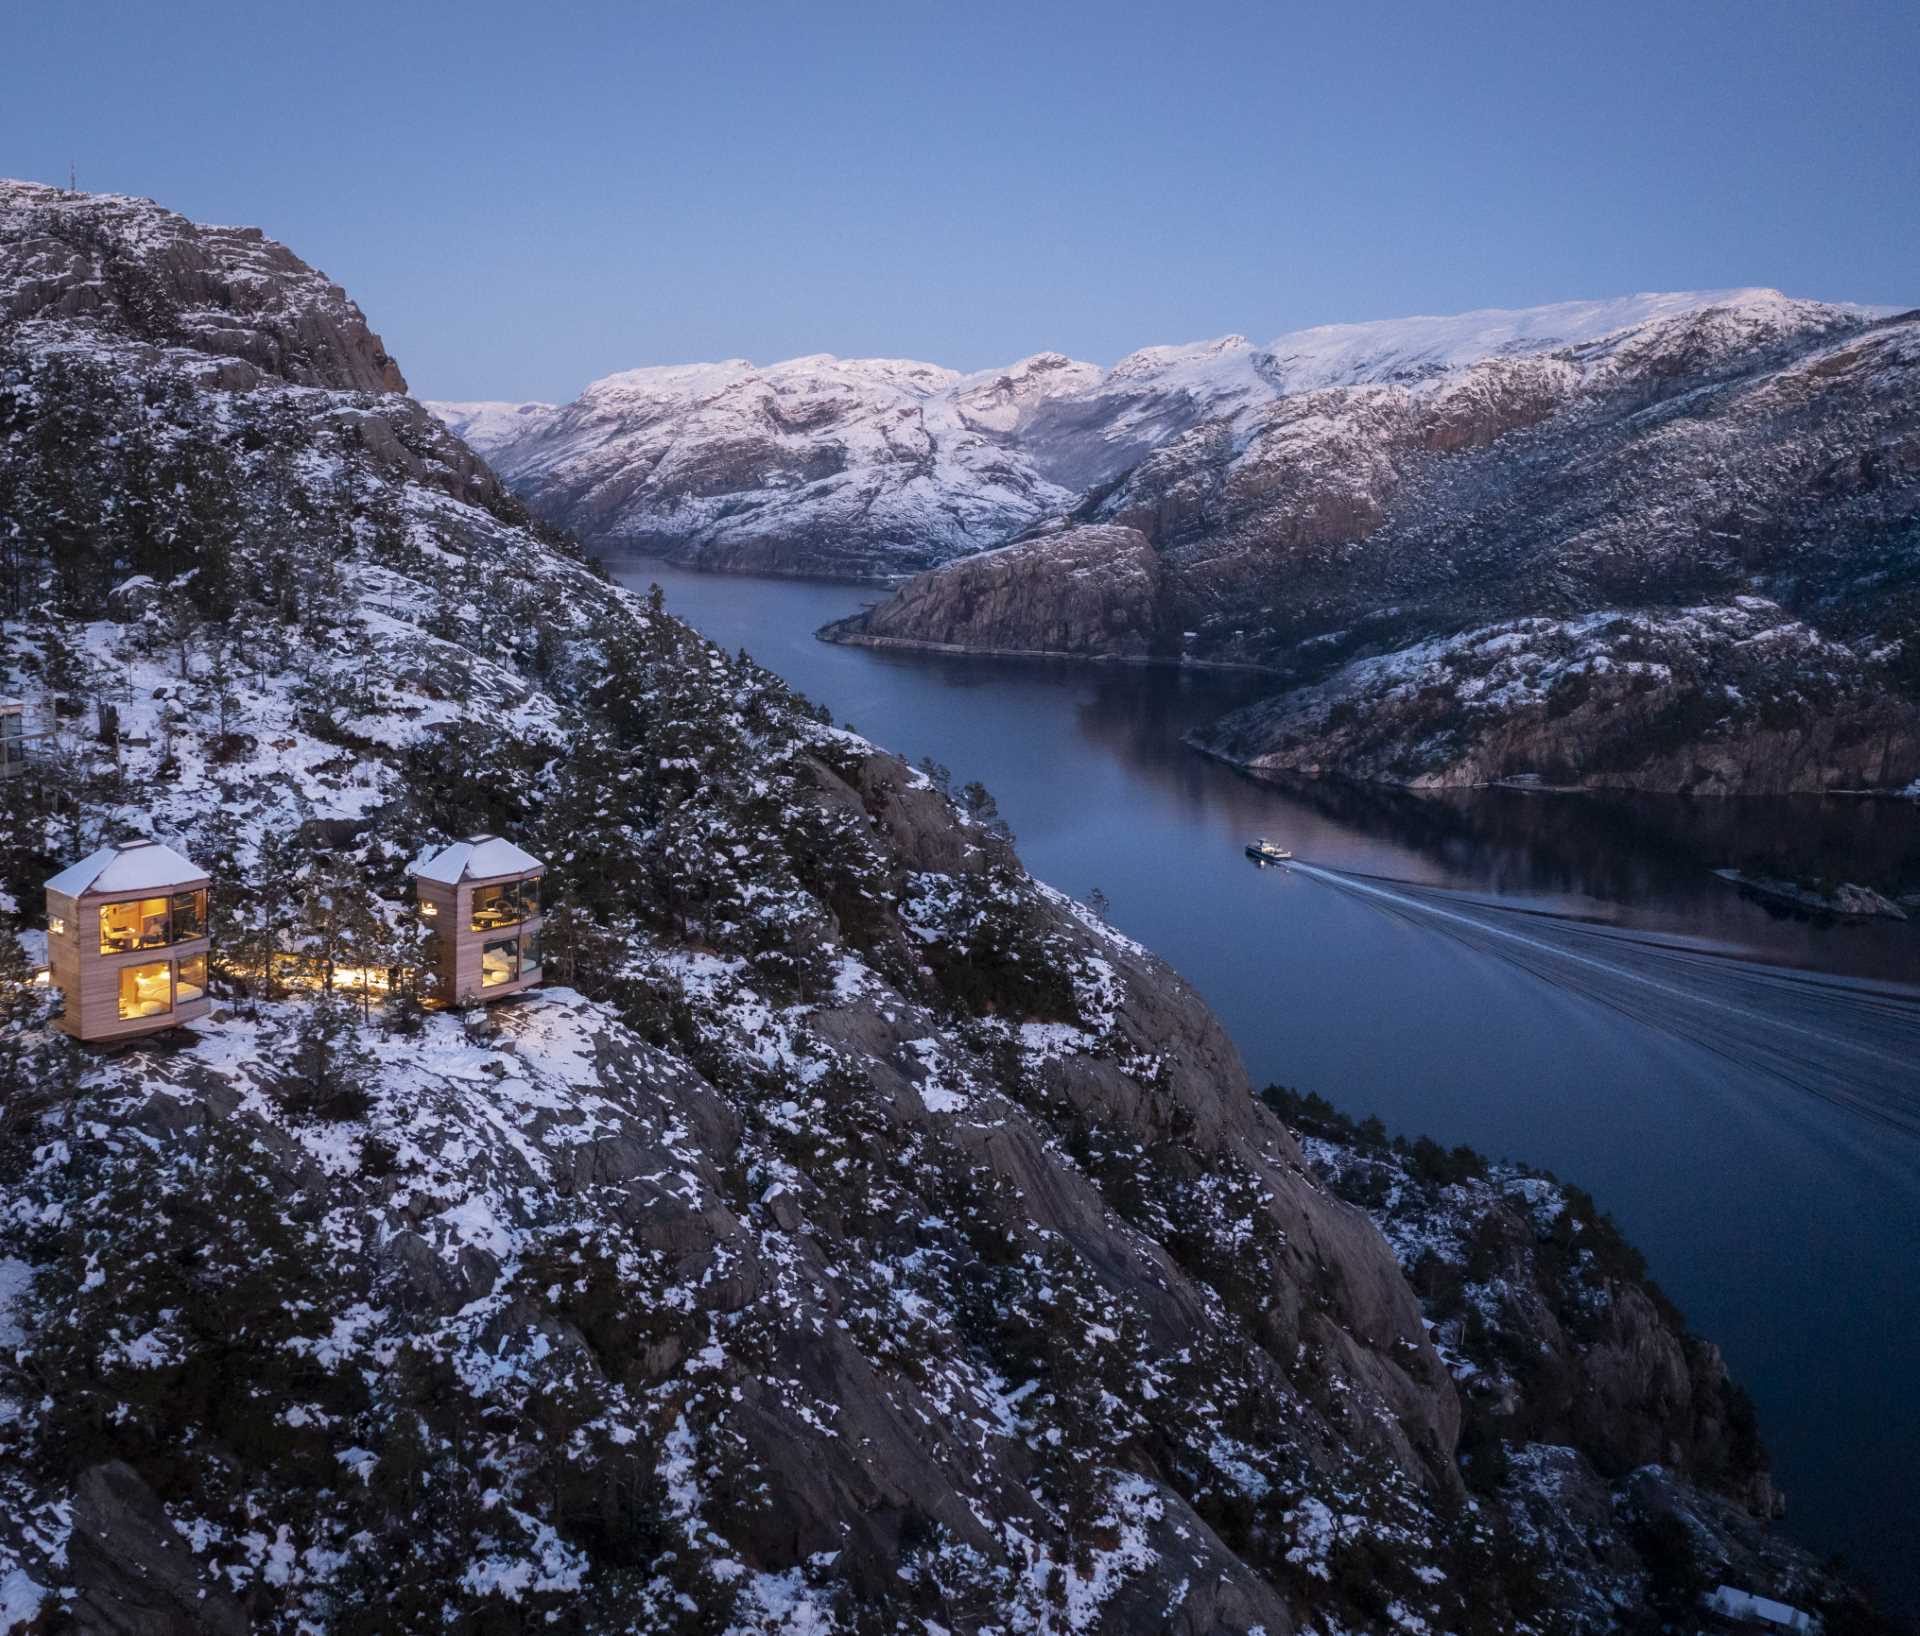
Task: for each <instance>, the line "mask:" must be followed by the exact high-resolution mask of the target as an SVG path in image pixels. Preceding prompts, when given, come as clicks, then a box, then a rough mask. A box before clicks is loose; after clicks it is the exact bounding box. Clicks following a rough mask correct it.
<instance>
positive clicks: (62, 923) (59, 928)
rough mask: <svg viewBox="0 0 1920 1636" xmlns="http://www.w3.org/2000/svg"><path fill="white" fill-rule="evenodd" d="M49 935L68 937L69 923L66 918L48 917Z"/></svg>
mask: <svg viewBox="0 0 1920 1636" xmlns="http://www.w3.org/2000/svg"><path fill="white" fill-rule="evenodd" d="M47 935H48V936H49V937H65V936H66V935H67V922H66V919H65V917H64V916H62V915H48V916H47Z"/></svg>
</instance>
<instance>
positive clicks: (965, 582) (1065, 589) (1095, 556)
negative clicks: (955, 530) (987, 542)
mask: <svg viewBox="0 0 1920 1636" xmlns="http://www.w3.org/2000/svg"><path fill="white" fill-rule="evenodd" d="M1159 617H1160V559H1159V557H1158V556H1157V555H1156V554H1155V552H1154V550H1153V547H1152V546H1151V545H1149V544H1148V543H1147V537H1146V536H1145V535H1144V534H1142V533H1141V532H1140V531H1139V530H1138V529H1134V528H1117V527H1112V526H1105V527H1092V528H1071V529H1062V530H1060V531H1058V532H1055V533H1049V534H1043V535H1041V536H1040V537H1038V538H1036V539H1032V540H1027V541H1025V542H1023V543H1021V544H1019V545H1010V546H1004V547H1002V548H1001V549H1000V550H998V551H988V552H984V553H982V554H981V555H979V556H975V557H967V558H965V559H963V560H962V561H961V562H960V563H958V564H956V565H955V567H954V568H952V569H950V570H948V571H946V572H944V573H943V572H930V573H925V574H920V575H917V576H916V577H915V578H913V579H911V580H909V581H908V582H907V583H906V584H905V585H903V586H902V587H901V588H900V589H899V590H898V591H897V592H895V593H894V595H893V596H892V597H891V598H889V599H888V600H887V601H886V602H884V603H882V604H881V605H880V606H878V607H876V608H874V609H872V610H871V611H870V612H868V613H865V614H861V615H858V616H856V617H855V618H853V619H850V620H848V621H846V622H845V623H844V624H843V625H840V626H833V627H829V629H828V632H827V633H826V634H828V635H830V636H832V637H834V638H835V639H837V640H843V641H849V642H862V643H867V644H869V645H872V646H882V647H884V646H892V645H896V644H897V645H900V646H905V647H946V648H954V649H961V650H965V651H968V652H974V653H1007V654H1032V653H1045V654H1070V655H1074V656H1076V657H1082V658H1087V657H1092V658H1118V659H1136V658H1145V657H1147V656H1148V655H1149V654H1152V653H1154V652H1155V651H1156V650H1157V649H1159V648H1160V647H1161V646H1162V645H1163V644H1162V642H1161V639H1160V633H1159V631H1158V628H1157V627H1158V621H1159ZM929 631H933V632H938V633H939V634H938V635H937V636H933V637H930V636H928V635H927V634H926V633H927V632H929Z"/></svg>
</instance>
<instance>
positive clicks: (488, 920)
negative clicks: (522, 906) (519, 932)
mask: <svg viewBox="0 0 1920 1636" xmlns="http://www.w3.org/2000/svg"><path fill="white" fill-rule="evenodd" d="M519 919H520V911H519V908H518V907H517V906H516V904H515V902H514V897H513V891H512V885H511V883H508V884H507V885H504V886H476V887H475V888H474V889H473V930H474V931H476V932H491V931H497V930H498V929H499V928H500V927H502V926H512V925H516V924H517V923H518V922H519Z"/></svg>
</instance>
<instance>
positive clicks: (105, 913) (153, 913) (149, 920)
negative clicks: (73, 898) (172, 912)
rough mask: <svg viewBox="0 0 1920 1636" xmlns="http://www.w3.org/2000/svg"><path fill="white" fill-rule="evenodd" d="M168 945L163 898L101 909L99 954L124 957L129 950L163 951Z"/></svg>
mask: <svg viewBox="0 0 1920 1636" xmlns="http://www.w3.org/2000/svg"><path fill="white" fill-rule="evenodd" d="M169 941H170V940H169V938H168V937H167V900H166V899H165V898H139V899H136V900H135V901H134V902H132V903H106V904H102V905H101V907H100V952H101V953H102V954H124V953H126V952H127V950H129V949H159V948H165V947H166V945H167V943H168V942H169Z"/></svg>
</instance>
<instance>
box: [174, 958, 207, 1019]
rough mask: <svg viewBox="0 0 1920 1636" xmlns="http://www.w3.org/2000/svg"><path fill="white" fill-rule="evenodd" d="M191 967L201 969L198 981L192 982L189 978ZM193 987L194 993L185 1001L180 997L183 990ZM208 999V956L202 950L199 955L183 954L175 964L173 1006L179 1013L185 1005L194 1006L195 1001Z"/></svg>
mask: <svg viewBox="0 0 1920 1636" xmlns="http://www.w3.org/2000/svg"><path fill="white" fill-rule="evenodd" d="M189 966H197V967H199V972H198V974H197V975H198V981H194V982H190V981H189V979H188V977H187V968H188V967H189ZM188 987H191V988H192V989H193V991H194V992H193V993H192V994H190V995H188V996H187V997H186V998H185V999H182V998H181V997H180V991H181V989H183V988H188ZM206 997H207V954H206V950H204V949H202V950H201V951H200V953H198V954H183V955H182V956H180V958H179V959H178V960H176V961H174V963H173V1004H174V1009H175V1010H176V1011H177V1010H178V1009H179V1008H180V1007H181V1006H183V1005H192V1004H193V1002H194V1001H195V1000H204V999H205V998H206Z"/></svg>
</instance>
